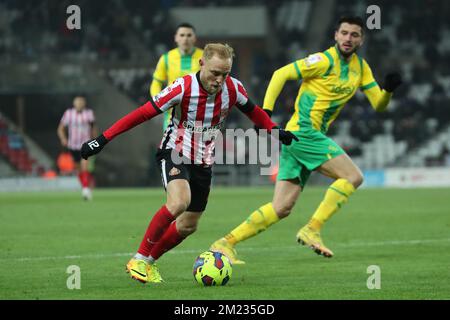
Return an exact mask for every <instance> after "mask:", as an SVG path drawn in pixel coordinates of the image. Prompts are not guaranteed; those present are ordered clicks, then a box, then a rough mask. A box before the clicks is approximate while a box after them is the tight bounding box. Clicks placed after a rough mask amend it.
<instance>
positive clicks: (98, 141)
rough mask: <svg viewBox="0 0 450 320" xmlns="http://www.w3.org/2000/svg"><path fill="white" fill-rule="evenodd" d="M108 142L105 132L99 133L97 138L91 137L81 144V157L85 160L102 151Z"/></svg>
mask: <svg viewBox="0 0 450 320" xmlns="http://www.w3.org/2000/svg"><path fill="white" fill-rule="evenodd" d="M107 143H108V140H106V138H105V136H104V135H103V134H101V135H99V136H98V137H97V138H95V139H91V140H89V141H87V142H85V143H83V145H82V146H81V157H82V158H83V159H85V160H87V158H89V157H90V156H93V155H94V154H97V153H99V152H100V151H102V149H103V147H104V146H105V145H106V144H107Z"/></svg>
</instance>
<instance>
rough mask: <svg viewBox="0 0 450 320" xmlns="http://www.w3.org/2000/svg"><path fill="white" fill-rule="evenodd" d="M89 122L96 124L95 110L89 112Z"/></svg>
mask: <svg viewBox="0 0 450 320" xmlns="http://www.w3.org/2000/svg"><path fill="white" fill-rule="evenodd" d="M88 121H89V122H90V123H91V124H94V123H95V115H94V111H93V110H89V115H88Z"/></svg>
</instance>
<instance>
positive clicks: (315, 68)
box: [292, 52, 332, 79]
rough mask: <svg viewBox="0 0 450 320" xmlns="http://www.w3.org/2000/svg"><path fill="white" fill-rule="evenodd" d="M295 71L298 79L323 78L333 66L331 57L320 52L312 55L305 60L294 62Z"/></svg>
mask: <svg viewBox="0 0 450 320" xmlns="http://www.w3.org/2000/svg"><path fill="white" fill-rule="evenodd" d="M292 64H293V65H294V68H295V71H296V72H297V78H298V79H311V78H316V77H320V76H323V75H324V74H325V73H327V71H328V69H329V68H330V67H331V66H332V60H331V57H328V56H326V55H325V54H324V53H322V52H319V53H315V54H311V55H309V56H308V57H306V58H304V59H300V60H297V61H294V62H293V63H292Z"/></svg>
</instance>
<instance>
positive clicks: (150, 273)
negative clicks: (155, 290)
mask: <svg viewBox="0 0 450 320" xmlns="http://www.w3.org/2000/svg"><path fill="white" fill-rule="evenodd" d="M147 277H148V279H147V282H153V283H161V282H164V280H163V278H162V277H161V275H160V274H159V269H158V266H157V265H156V263H154V264H148V265H147Z"/></svg>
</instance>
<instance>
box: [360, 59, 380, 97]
mask: <svg viewBox="0 0 450 320" xmlns="http://www.w3.org/2000/svg"><path fill="white" fill-rule="evenodd" d="M375 86H378V83H377V82H376V80H375V78H374V77H373V73H372V69H370V67H369V64H368V63H367V62H366V60H363V63H362V75H361V83H360V85H359V88H360V89H361V90H362V91H365V90H368V89H370V88H373V87H375Z"/></svg>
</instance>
